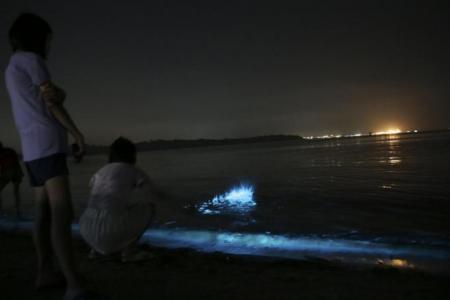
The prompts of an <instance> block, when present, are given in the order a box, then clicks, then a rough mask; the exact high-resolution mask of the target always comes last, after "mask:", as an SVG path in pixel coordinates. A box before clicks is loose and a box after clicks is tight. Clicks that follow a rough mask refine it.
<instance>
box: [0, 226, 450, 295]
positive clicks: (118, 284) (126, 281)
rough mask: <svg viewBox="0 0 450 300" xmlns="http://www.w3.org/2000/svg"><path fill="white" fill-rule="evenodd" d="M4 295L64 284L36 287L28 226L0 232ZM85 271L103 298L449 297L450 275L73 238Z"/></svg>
mask: <svg viewBox="0 0 450 300" xmlns="http://www.w3.org/2000/svg"><path fill="white" fill-rule="evenodd" d="M0 245H1V246H0V249H1V250H0V261H1V263H0V270H1V271H0V288H1V291H2V292H1V295H2V298H3V299H8V300H15V299H48V300H51V299H60V298H61V296H62V294H63V292H64V290H63V289H59V290H58V289H56V290H50V291H47V292H36V291H35V290H34V288H33V282H34V275H35V270H36V262H35V253H34V248H33V244H32V240H31V237H30V234H29V233H24V232H22V233H17V232H16V233H6V232H4V231H1V232H0ZM74 247H75V252H76V256H77V258H78V261H79V263H80V269H81V272H82V274H83V275H84V276H85V277H86V278H87V280H88V282H89V283H90V285H91V286H92V287H93V289H94V290H95V291H96V292H98V293H99V294H101V295H105V296H107V297H108V299H112V300H114V299H130V300H131V299H149V298H152V299H299V298H302V299H303V298H306V299H330V298H331V299H380V298H385V299H448V297H449V296H450V286H449V285H448V282H449V280H450V276H449V275H436V274H429V273H424V272H420V271H414V270H399V269H394V268H391V267H387V266H377V267H373V268H364V269H363V268H356V267H351V266H347V265H345V266H344V265H341V264H337V263H333V262H329V261H324V260H314V261H294V260H290V259H276V258H267V257H255V256H252V257H250V256H244V255H229V254H222V253H217V252H216V253H200V252H196V251H194V250H190V249H166V248H159V247H149V246H142V248H143V249H145V250H148V251H151V252H152V253H153V254H154V256H155V257H154V258H153V259H151V260H148V261H144V262H140V263H121V262H120V261H119V260H118V257H117V256H114V255H112V256H107V257H100V258H97V259H94V260H91V259H88V257H87V256H88V252H89V248H88V247H87V246H86V244H85V243H84V242H83V241H81V240H80V239H78V238H75V239H74Z"/></svg>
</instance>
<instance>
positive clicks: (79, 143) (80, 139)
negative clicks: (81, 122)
mask: <svg viewBox="0 0 450 300" xmlns="http://www.w3.org/2000/svg"><path fill="white" fill-rule="evenodd" d="M75 144H77V146H78V149H77V151H76V152H75V153H74V154H73V156H74V157H76V158H78V159H81V158H82V157H83V156H84V154H85V152H86V150H85V148H86V145H85V143H84V137H83V135H82V134H81V133H80V134H78V135H77V136H75Z"/></svg>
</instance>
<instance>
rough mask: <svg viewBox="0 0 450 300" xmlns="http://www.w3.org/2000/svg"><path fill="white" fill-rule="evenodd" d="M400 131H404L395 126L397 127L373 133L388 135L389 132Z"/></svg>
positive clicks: (395, 132) (396, 132) (397, 132)
mask: <svg viewBox="0 0 450 300" xmlns="http://www.w3.org/2000/svg"><path fill="white" fill-rule="evenodd" d="M399 133H402V131H401V130H400V129H398V128H395V129H388V130H386V131H378V132H374V133H372V135H388V134H399Z"/></svg>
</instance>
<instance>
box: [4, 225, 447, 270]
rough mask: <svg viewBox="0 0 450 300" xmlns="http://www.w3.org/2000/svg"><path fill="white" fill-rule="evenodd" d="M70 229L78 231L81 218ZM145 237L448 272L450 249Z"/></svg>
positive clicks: (180, 244) (267, 237) (163, 243)
mask: <svg viewBox="0 0 450 300" xmlns="http://www.w3.org/2000/svg"><path fill="white" fill-rule="evenodd" d="M32 227H33V223H32V222H30V221H11V220H5V219H0V230H3V231H9V232H11V231H30V230H31V229H32ZM72 232H73V233H74V234H75V235H77V236H79V226H78V224H73V225H72ZM141 242H142V243H147V244H151V245H154V246H160V247H167V248H191V249H195V250H199V251H203V252H215V251H218V252H223V253H230V254H245V255H260V256H272V257H284V258H293V259H306V258H308V257H317V258H324V259H333V260H336V259H337V260H339V261H341V262H345V263H350V264H376V265H379V264H382V265H388V266H392V267H396V268H416V267H417V268H419V269H420V268H421V269H428V270H430V271H444V272H446V271H447V272H448V270H449V268H450V264H449V262H450V249H449V248H448V246H443V247H432V246H429V245H415V244H389V243H380V242H376V241H370V240H351V239H341V238H326V237H317V236H288V235H274V234H268V233H266V234H265V233H239V232H222V231H208V230H189V229H151V230H147V231H146V232H145V233H144V235H143V236H142V238H141Z"/></svg>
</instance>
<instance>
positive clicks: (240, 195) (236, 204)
mask: <svg viewBox="0 0 450 300" xmlns="http://www.w3.org/2000/svg"><path fill="white" fill-rule="evenodd" d="M255 206H256V202H255V200H253V186H252V185H246V184H241V185H239V186H237V187H233V188H232V189H231V190H230V191H228V192H226V193H225V194H222V195H217V196H215V197H214V198H213V199H211V200H208V201H205V202H203V203H201V204H200V205H198V207H197V210H198V212H200V213H201V214H204V215H219V214H222V213H230V214H239V215H243V214H247V213H249V212H250V211H251V210H252V209H253V208H254V207H255Z"/></svg>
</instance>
